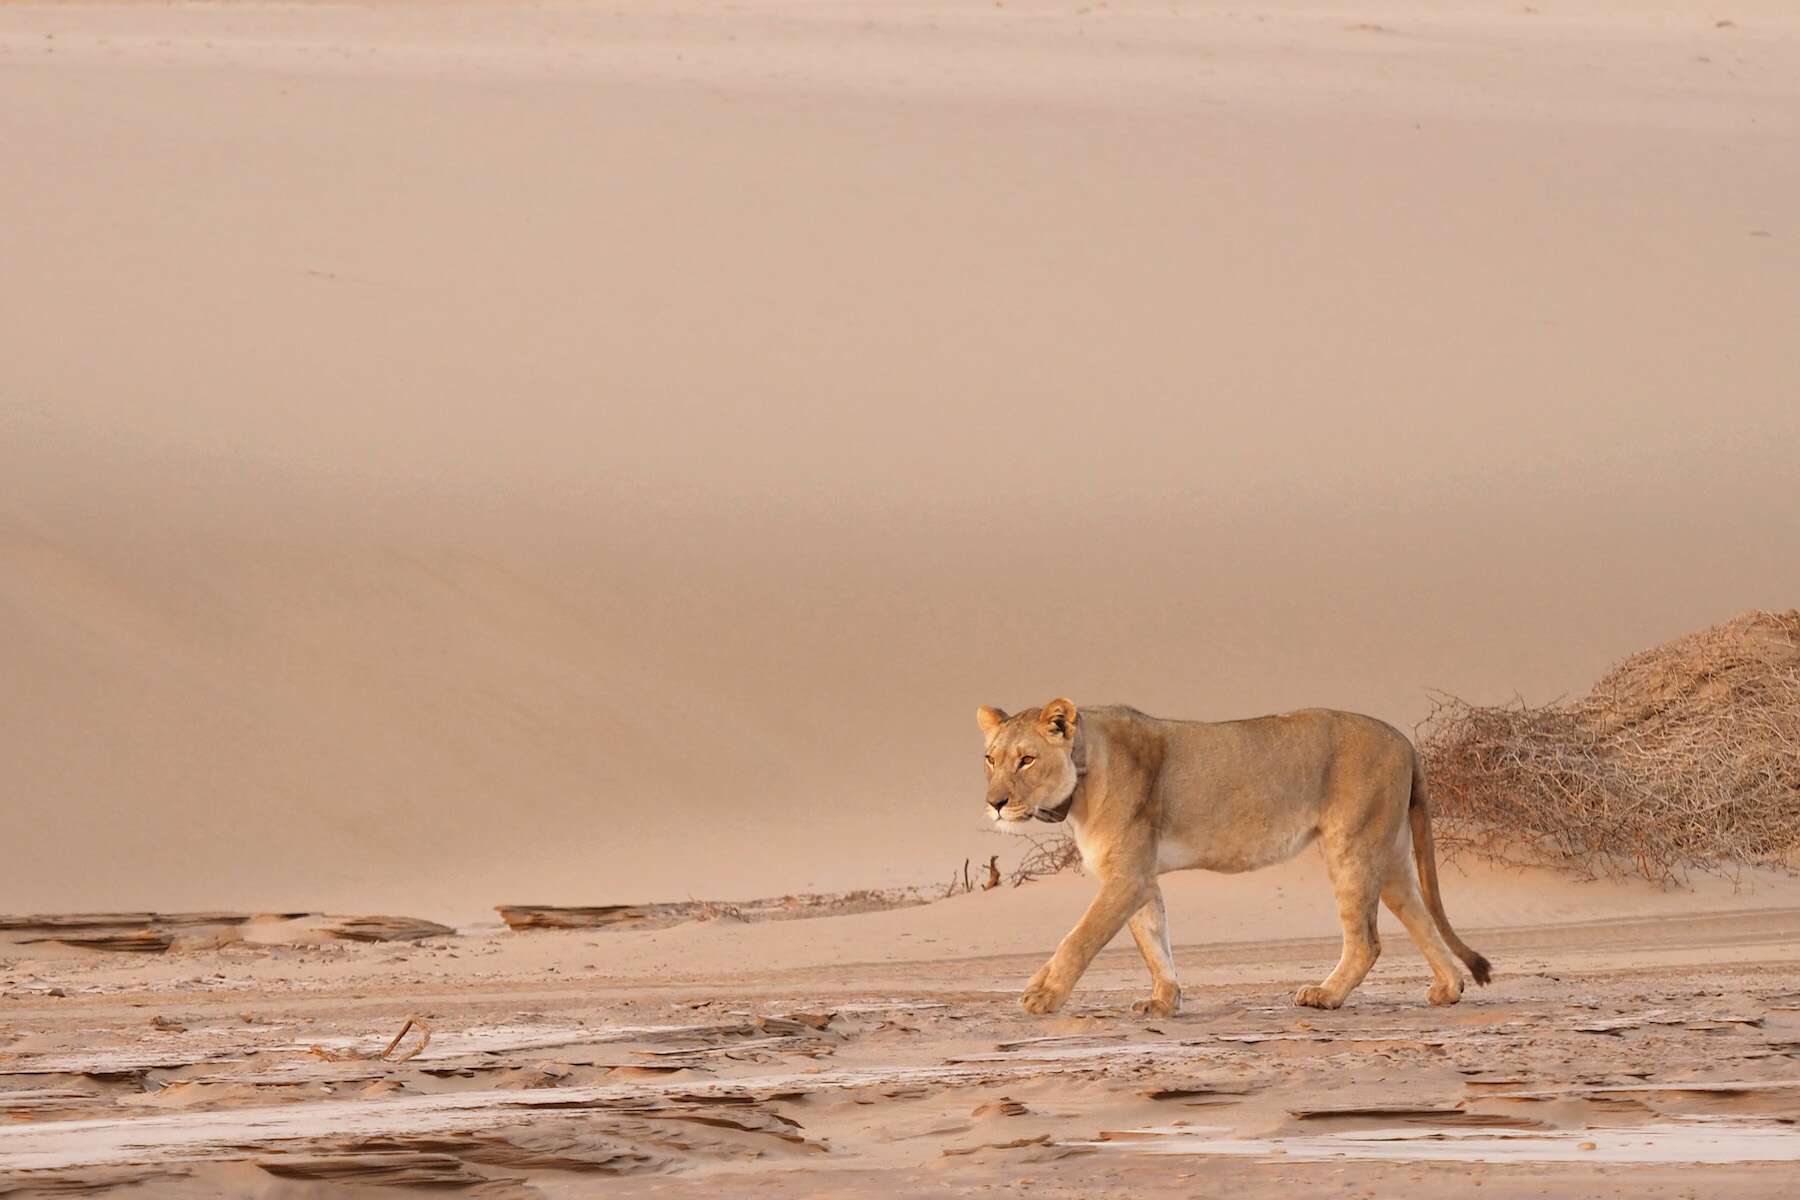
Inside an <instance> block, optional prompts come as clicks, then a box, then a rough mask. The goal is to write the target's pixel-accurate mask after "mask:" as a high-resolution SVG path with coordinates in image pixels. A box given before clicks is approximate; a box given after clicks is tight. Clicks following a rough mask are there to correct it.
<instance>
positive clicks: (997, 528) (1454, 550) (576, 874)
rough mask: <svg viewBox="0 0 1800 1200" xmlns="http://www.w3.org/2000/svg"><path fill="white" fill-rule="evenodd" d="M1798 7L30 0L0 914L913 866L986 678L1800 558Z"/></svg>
mask: <svg viewBox="0 0 1800 1200" xmlns="http://www.w3.org/2000/svg"><path fill="white" fill-rule="evenodd" d="M1727 18H1729V22H1730V23H1729V24H1728V25H1726V26H1723V27H1721V26H1720V25H1719V22H1720V21H1723V20H1725V19H1727ZM1797 33H1800V29H1797V27H1796V18H1795V15H1794V12H1793V10H1792V6H1791V5H1787V4H1782V3H1775V2H1773V0H1742V2H1739V3H1734V4H1733V5H1732V6H1731V7H1730V10H1729V12H1727V11H1726V10H1723V9H1721V10H1718V11H1716V12H1715V11H1714V9H1713V8H1708V7H1705V6H1699V5H1695V4H1692V3H1688V2H1685V0H1655V2H1654V3H1641V4H1631V5H1618V4H1611V3H1600V2H1597V0H1579V2H1577V3H1573V4H1561V5H1557V6H1555V11H1536V10H1534V9H1532V8H1527V7H1522V6H1513V7H1511V8H1507V7H1505V6H1500V7H1496V6H1487V5H1476V4H1467V3H1455V4H1448V5H1446V4H1424V3H1415V2H1408V0H1372V2H1370V3H1291V4H1290V3H1280V4H1275V3H1271V4H1263V5H1256V6H1252V7H1251V8H1243V9H1230V8H1227V9H1213V8H1195V7H1180V6H1178V7H1176V8H1170V7H1168V6H1166V5H1150V4H1138V3H1113V4H1108V5H1103V6H1093V7H1077V6H1058V5H1053V4H1036V3H1015V2H1013V0H1008V3H1006V4H1004V5H993V6H977V7H970V6H965V5H956V4H948V3H911V2H908V3H898V4H880V5H855V4H847V5H835V4H834V5H814V4H804V3H790V2H787V0H771V2H769V3H758V4H751V5H736V6H723V5H712V4H701V3H678V4H667V5H664V4H659V5H656V6H641V7H638V6H626V7H623V8H610V7H602V6H596V5H585V4H551V5H546V6H519V5H511V4H494V5H483V4H468V5H463V4H453V5H440V4H383V5H377V6H349V5H345V6H338V5H310V4H309V5H299V6H283V5H263V4H235V3H234V4H220V5H204V4H202V5H182V6H178V7H165V6H161V5H154V4H130V5H90V4H82V5H71V6H62V5H35V4H12V5H7V6H5V7H4V8H3V9H0V145H3V146H5V147H6V153H5V158H6V161H7V164H8V165H7V168H6V169H5V170H3V171H0V263H4V269H3V270H0V312H3V313H4V319H3V320H0V361H4V363H5V368H4V372H3V375H4V377H3V379H0V641H3V643H4V645H5V646H6V647H7V661H6V667H5V670H4V671H0V758H3V759H4V761H5V762H6V764H7V772H6V782H5V786H6V796H7V810H8V815H9V820H8V826H7V833H6V838H7V840H6V843H5V848H4V854H5V860H6V861H5V869H4V870H0V911H21V910H58V909H65V910H66V909H78V908H117V907H130V908H140V907H158V908H214V907H231V908H281V909H301V908H305V909H320V908H329V909H331V910H333V911H370V910H380V909H393V910H397V911H403V912H412V913H418V914H419V915H422V916H432V917H440V918H447V919H454V920H469V919H472V918H474V917H476V916H479V915H480V914H482V913H484V912H486V910H487V908H488V906H489V905H491V904H494V903H499V902H521V903H556V902H563V903H605V902H610V901H639V900H659V899H679V898H683V897H685V896H688V895H696V896H703V897H715V896H727V897H729V896H733V895H766V894H773V893H780V892H784V891H794V890H803V889H808V888H836V887H853V886H864V885H879V884H902V883H914V882H921V881H924V880H928V879H932V878H938V877H940V876H941V875H942V874H943V873H944V872H945V871H947V869H948V868H949V867H950V866H951V864H952V863H954V862H960V860H961V859H962V858H963V857H964V856H966V855H976V854H981V853H985V852H991V851H992V850H993V849H994V848H995V847H993V846H992V845H991V842H990V840H989V839H986V838H983V837H982V836H980V835H979V834H978V833H977V832H976V831H977V830H978V829H979V824H978V816H977V813H976V811H975V805H976V802H977V790H976V788H977V783H978V774H977V770H978V767H977V761H976V752H977V748H978V747H977V744H976V739H975V732H974V728H973V724H972V721H971V718H970V713H971V711H972V710H973V708H974V706H975V705H976V704H977V703H981V702H992V703H999V704H1006V705H1016V704H1024V703H1031V702H1034V701H1037V700H1040V699H1042V698H1044V697H1046V696H1049V695H1053V694H1058V693H1066V694H1069V695H1072V696H1075V697H1076V698H1077V699H1079V700H1091V701H1095V702H1100V701H1113V700H1125V701H1130V702H1132V703H1135V704H1138V705H1140V706H1143V707H1145V708H1148V709H1151V710H1155V711H1161V712H1166V713H1169V714H1171V715H1187V716H1196V717H1205V716H1233V715H1244V714H1249V713H1255V712H1260V711H1267V710H1276V709H1283V708H1289V707H1295V706H1299V705H1305V704H1331V705H1338V706H1344V707H1350V708H1356V709H1362V710H1366V711H1372V712H1375V713H1377V714H1379V715H1382V716H1384V717H1387V718H1389V719H1392V720H1394V721H1396V722H1398V723H1401V724H1403V725H1405V724H1410V723H1411V722H1412V721H1413V720H1414V719H1416V718H1417V717H1418V716H1419V715H1421V713H1422V711H1423V708H1424V702H1425V701H1424V694H1425V692H1424V690H1425V689H1426V688H1427V687H1431V686H1439V687H1446V688H1450V689H1453V690H1456V691H1458V692H1460V693H1462V694H1465V695H1468V696H1470V697H1471V698H1474V699H1478V700H1480V699H1497V698H1500V697H1504V696H1505V695H1507V694H1509V693H1510V692H1511V691H1512V690H1514V689H1519V690H1521V691H1523V692H1524V693H1525V694H1527V695H1528V696H1530V697H1532V698H1534V699H1543V698H1547V697H1549V696H1552V695H1555V694H1558V693H1562V692H1568V691H1576V690H1579V689H1580V688H1582V687H1584V686H1585V685H1586V684H1587V682H1588V681H1589V680H1591V679H1592V678H1593V677H1594V675H1596V674H1597V673H1598V671H1599V670H1600V669H1601V668H1602V667H1603V666H1604V665H1605V664H1606V663H1608V662H1610V661H1612V660H1614V659H1616V658H1617V657H1619V656H1621V655H1623V654H1625V653H1627V652H1629V651H1632V650H1635V649H1637V648H1639V647H1641V646H1644V645H1649V644H1652V643H1654V642H1656V641H1659V640H1661V639H1663V638H1665V637H1668V636H1670V635H1673V634H1675V633H1679V632H1681V631H1683V630H1686V629H1689V628H1694V627H1698V626H1700V625H1703V624H1706V623H1708V622H1710V621H1713V620H1716V619H1719V618H1721V617H1723V616H1726V615H1729V614H1731V613H1733V612H1737V611H1740V610H1742V609H1744V608H1747V607H1751V606H1754V605H1770V606H1784V605H1788V604H1791V603H1792V602H1793V597H1794V595H1795V593H1796V590H1797V585H1800V558H1796V556H1795V555H1793V554H1791V553H1788V552H1786V551H1788V550H1789V549H1791V547H1792V546H1793V545H1795V544H1796V539H1797V536H1800V516H1796V509H1795V506H1794V505H1793V503H1792V482H1793V475H1792V459H1793V453H1792V451H1793V448H1794V446H1795V445H1796V444H1797V442H1800V424H1797V422H1800V416H1797V415H1796V412H1797V410H1796V409H1795V407H1794V405H1793V403H1792V397H1793V393H1794V383H1795V380H1796V378H1800V358H1797V357H1796V356H1797V355H1800V343H1796V341H1795V339H1794V338H1793V337H1792V328H1791V327H1792V310H1793V296H1794V294H1795V287H1796V283H1797V281H1800V258H1797V257H1796V255H1797V254H1800V250H1797V247H1800V229H1796V228H1795V227H1793V225H1792V214H1793V213H1794V212H1797V211H1800V165H1797V162H1796V159H1795V156H1794V155H1793V154H1792V146H1793V144H1794V137H1795V135H1796V133H1800V97H1797V96H1796V86H1797V85H1796V80H1800V58H1797V57H1796V46H1797V45H1800V38H1797V37H1796V34H1797Z"/></svg>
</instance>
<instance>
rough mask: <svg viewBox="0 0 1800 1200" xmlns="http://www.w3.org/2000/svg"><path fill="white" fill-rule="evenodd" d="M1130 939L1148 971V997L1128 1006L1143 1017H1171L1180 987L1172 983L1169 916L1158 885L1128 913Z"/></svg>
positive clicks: (1178, 1004)
mask: <svg viewBox="0 0 1800 1200" xmlns="http://www.w3.org/2000/svg"><path fill="white" fill-rule="evenodd" d="M1131 937H1132V940H1133V941H1135V942H1136V943H1137V947H1138V951H1139V953H1141V954H1142V955H1143V956H1144V965H1145V966H1147V967H1149V968H1150V995H1149V997H1148V998H1147V999H1143V1000H1139V1001H1136V1002H1135V1003H1133V1004H1132V1006H1131V1011H1132V1012H1134V1013H1142V1014H1143V1015H1144V1016H1146V1017H1172V1016H1174V1015H1175V1014H1176V1013H1178V1012H1180V1011H1181V985H1180V984H1178V983H1176V982H1175V955H1174V953H1173V952H1172V951H1171V950H1170V949H1169V917H1168V913H1167V912H1166V911H1165V910H1164V908H1163V894H1162V886H1161V885H1160V884H1156V883H1152V884H1151V885H1150V898H1149V899H1148V900H1146V901H1144V904H1143V907H1142V908H1139V909H1138V910H1137V911H1136V912H1134V913H1132V914H1131Z"/></svg>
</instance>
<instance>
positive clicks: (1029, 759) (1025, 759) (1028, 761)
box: [1019, 754, 1037, 771]
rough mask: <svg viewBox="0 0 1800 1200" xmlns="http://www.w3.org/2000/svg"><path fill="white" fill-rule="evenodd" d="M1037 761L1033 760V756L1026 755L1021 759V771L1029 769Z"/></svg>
mask: <svg viewBox="0 0 1800 1200" xmlns="http://www.w3.org/2000/svg"><path fill="white" fill-rule="evenodd" d="M1036 761H1037V759H1035V758H1033V757H1032V756H1031V755H1029V754H1027V755H1025V756H1024V757H1022V758H1021V759H1019V770H1021V771H1023V770H1024V769H1025V768H1026V767H1029V766H1030V765H1031V764H1032V763H1034V762H1036Z"/></svg>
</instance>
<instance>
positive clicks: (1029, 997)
mask: <svg viewBox="0 0 1800 1200" xmlns="http://www.w3.org/2000/svg"><path fill="white" fill-rule="evenodd" d="M1068 998H1069V994H1068V993H1067V992H1059V991H1057V990H1056V989H1055V988H1052V987H1048V986H1046V985H1044V984H1041V983H1039V984H1033V985H1032V986H1030V987H1028V988H1026V989H1025V993H1024V994H1023V995H1022V996H1020V997H1019V1007H1020V1008H1022V1009H1024V1010H1025V1011H1026V1012H1028V1013H1030V1014H1032V1015H1033V1016H1039V1017H1041V1016H1043V1015H1044V1014H1045V1013H1053V1012H1055V1011H1056V1010H1057V1009H1059V1008H1061V1007H1062V1006H1063V1001H1064V1000H1067V999H1068Z"/></svg>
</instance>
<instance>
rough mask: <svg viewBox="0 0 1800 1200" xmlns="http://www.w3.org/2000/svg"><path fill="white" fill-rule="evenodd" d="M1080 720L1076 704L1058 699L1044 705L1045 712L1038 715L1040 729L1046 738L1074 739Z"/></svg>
mask: <svg viewBox="0 0 1800 1200" xmlns="http://www.w3.org/2000/svg"><path fill="white" fill-rule="evenodd" d="M1079 719H1080V715H1079V714H1078V713H1077V712H1076V710H1075V702H1074V701H1073V700H1064V699H1062V698H1061V697H1058V698H1057V699H1055V700H1052V701H1051V702H1050V703H1048V704H1046V705H1044V711H1043V712H1042V713H1040V714H1039V715H1038V727H1039V728H1040V729H1042V730H1043V731H1044V735H1045V736H1046V737H1063V738H1066V737H1074V736H1075V722H1076V721H1077V720H1079Z"/></svg>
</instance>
